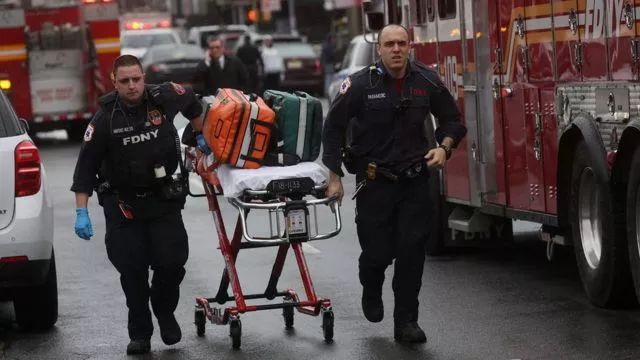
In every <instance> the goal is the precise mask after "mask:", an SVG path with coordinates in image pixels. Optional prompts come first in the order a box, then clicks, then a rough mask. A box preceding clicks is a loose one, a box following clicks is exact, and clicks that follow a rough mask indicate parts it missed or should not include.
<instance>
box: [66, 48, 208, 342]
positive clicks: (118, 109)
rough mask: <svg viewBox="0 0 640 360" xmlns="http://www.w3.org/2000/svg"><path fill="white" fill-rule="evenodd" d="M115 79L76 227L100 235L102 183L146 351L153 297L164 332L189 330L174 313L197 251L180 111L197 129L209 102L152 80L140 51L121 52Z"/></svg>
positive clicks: (83, 168)
mask: <svg viewBox="0 0 640 360" xmlns="http://www.w3.org/2000/svg"><path fill="white" fill-rule="evenodd" d="M112 80H113V83H114V86H115V89H116V90H115V91H114V92H111V93H109V94H107V95H105V96H103V97H102V98H100V109H99V111H98V112H97V113H96V115H95V116H94V118H93V119H92V120H91V122H90V124H89V125H88V127H87V130H86V132H85V135H84V143H83V145H82V148H81V150H80V154H79V157H78V160H77V164H76V168H75V173H74V175H73V185H72V186H71V191H73V192H75V193H76V215H77V216H76V224H75V232H76V234H77V235H78V236H79V237H81V238H83V239H85V240H89V239H90V238H91V236H92V235H93V230H92V227H91V221H90V219H89V214H88V211H87V203H88V198H89V197H90V196H91V194H92V193H93V190H94V189H95V190H96V193H97V195H98V200H99V202H100V205H102V207H103V208H104V215H105V222H106V235H105V243H106V248H107V255H108V257H109V260H110V261H111V263H112V264H113V265H114V267H115V268H116V269H117V270H118V272H119V273H120V283H121V285H122V289H123V290H124V293H125V296H126V299H127V307H128V308H129V316H128V330H129V337H130V340H131V342H130V343H129V345H128V346H127V353H128V354H143V353H147V352H149V350H150V338H151V335H152V333H153V323H152V318H151V312H150V311H149V299H150V300H151V305H152V308H153V312H154V314H155V315H156V318H157V319H158V324H159V325H160V334H161V337H162V340H163V341H164V342H165V343H166V344H167V345H171V344H175V343H177V342H179V341H180V339H181V337H182V334H181V331H180V326H179V325H178V322H177V321H176V319H175V317H174V315H173V313H174V311H175V309H176V306H177V305H178V299H179V291H180V283H181V282H182V279H183V277H184V275H185V269H184V265H185V263H186V261H187V257H188V252H189V249H188V243H187V233H186V230H185V228H184V224H183V221H182V215H181V211H182V209H183V207H184V203H185V199H186V194H187V193H188V190H187V188H186V187H187V185H188V184H187V181H188V174H187V173H186V171H185V170H184V166H182V165H181V164H182V163H181V161H180V143H179V139H178V134H177V131H176V129H175V127H174V125H173V118H174V117H175V115H176V114H177V113H178V112H182V114H183V115H184V116H185V117H187V118H188V119H190V120H191V124H192V126H193V129H194V131H196V130H201V129H202V119H201V116H200V115H201V112H202V107H201V105H200V103H199V102H198V100H197V98H196V96H195V95H194V93H193V92H192V91H191V90H190V89H185V88H183V87H182V86H180V85H178V84H174V83H163V84H161V85H156V86H150V85H145V84H144V74H143V72H142V66H141V65H140V62H139V60H138V59H137V58H136V57H134V56H130V55H123V56H121V57H119V58H118V59H116V60H115V62H114V66H113V73H112ZM197 136H198V137H199V138H201V134H198V135H197ZM178 169H179V170H180V176H174V175H173V174H174V173H175V172H176V171H177V170H178ZM149 267H151V268H152V269H153V270H154V272H153V279H152V281H151V286H149Z"/></svg>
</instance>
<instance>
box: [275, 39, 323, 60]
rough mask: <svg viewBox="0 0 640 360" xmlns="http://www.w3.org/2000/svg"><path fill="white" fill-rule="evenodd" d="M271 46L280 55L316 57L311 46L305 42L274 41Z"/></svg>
mask: <svg viewBox="0 0 640 360" xmlns="http://www.w3.org/2000/svg"><path fill="white" fill-rule="evenodd" d="M273 47H274V48H275V49H276V50H278V54H279V55H280V56H282V57H316V52H315V51H313V47H311V45H309V44H307V43H290V42H274V44H273Z"/></svg>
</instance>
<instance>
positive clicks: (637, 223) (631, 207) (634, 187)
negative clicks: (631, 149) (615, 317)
mask: <svg viewBox="0 0 640 360" xmlns="http://www.w3.org/2000/svg"><path fill="white" fill-rule="evenodd" d="M630 168H631V171H630V174H629V183H628V186H627V243H628V244H629V261H630V267H631V274H632V275H633V283H634V285H635V292H636V296H637V297H638V299H639V300H640V232H638V231H640V211H638V208H639V207H640V147H638V148H637V149H636V151H635V153H634V154H633V158H632V159H631V167H630Z"/></svg>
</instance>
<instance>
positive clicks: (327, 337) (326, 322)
mask: <svg viewBox="0 0 640 360" xmlns="http://www.w3.org/2000/svg"><path fill="white" fill-rule="evenodd" d="M322 333H323V334H324V341H325V342H327V343H330V342H333V310H325V311H324V312H323V314H322Z"/></svg>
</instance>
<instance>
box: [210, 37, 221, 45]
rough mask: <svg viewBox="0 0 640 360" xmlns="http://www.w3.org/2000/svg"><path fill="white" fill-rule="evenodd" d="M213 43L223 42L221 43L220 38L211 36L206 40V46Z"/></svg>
mask: <svg viewBox="0 0 640 360" xmlns="http://www.w3.org/2000/svg"><path fill="white" fill-rule="evenodd" d="M213 41H220V43H223V42H224V41H222V38H220V37H219V36H214V35H211V36H209V37H208V38H207V45H209V44H211V43H212V42H213Z"/></svg>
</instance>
